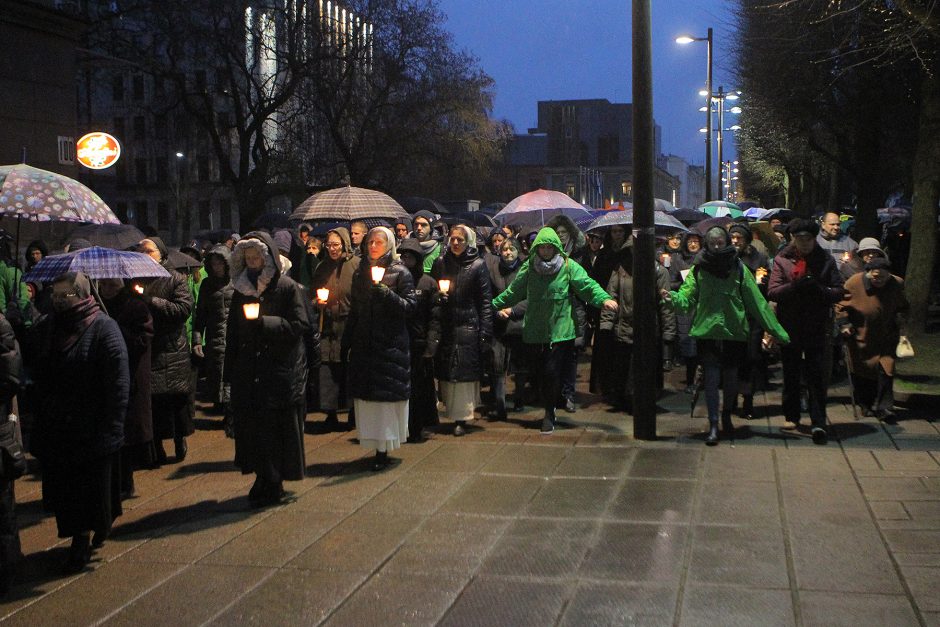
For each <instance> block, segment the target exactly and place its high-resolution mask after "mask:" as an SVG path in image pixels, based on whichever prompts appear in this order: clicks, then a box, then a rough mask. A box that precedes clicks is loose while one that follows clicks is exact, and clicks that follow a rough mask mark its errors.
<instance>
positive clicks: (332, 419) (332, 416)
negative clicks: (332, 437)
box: [323, 411, 339, 431]
mask: <svg viewBox="0 0 940 627" xmlns="http://www.w3.org/2000/svg"><path fill="white" fill-rule="evenodd" d="M323 426H324V427H326V430H327V431H337V430H339V420H338V419H337V418H336V412H335V411H328V412H326V420H324V421H323Z"/></svg>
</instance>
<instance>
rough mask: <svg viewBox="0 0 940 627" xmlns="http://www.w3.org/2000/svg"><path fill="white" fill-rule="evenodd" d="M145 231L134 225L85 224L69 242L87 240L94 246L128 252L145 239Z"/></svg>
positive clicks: (74, 232)
mask: <svg viewBox="0 0 940 627" xmlns="http://www.w3.org/2000/svg"><path fill="white" fill-rule="evenodd" d="M145 237H146V235H144V233H143V231H141V230H140V229H138V228H137V227H136V226H134V225H133V224H83V225H82V226H80V227H78V228H77V229H75V230H74V231H72V232H71V233H69V238H68V239H69V241H70V242H71V241H72V240H75V239H79V238H81V239H87V240H88V241H89V242H91V244H92V246H101V247H102V248H113V249H114V250H127V249H128V248H130V247H131V246H136V245H137V243H138V242H140V240H142V239H144V238H145Z"/></svg>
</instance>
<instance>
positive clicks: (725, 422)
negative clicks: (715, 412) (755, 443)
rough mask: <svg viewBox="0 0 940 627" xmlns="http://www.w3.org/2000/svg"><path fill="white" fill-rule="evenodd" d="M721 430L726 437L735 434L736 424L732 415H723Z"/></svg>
mask: <svg viewBox="0 0 940 627" xmlns="http://www.w3.org/2000/svg"><path fill="white" fill-rule="evenodd" d="M721 430H722V431H723V432H724V433H725V434H726V435H731V434H732V433H734V423H733V422H731V414H730V413H723V414H721Z"/></svg>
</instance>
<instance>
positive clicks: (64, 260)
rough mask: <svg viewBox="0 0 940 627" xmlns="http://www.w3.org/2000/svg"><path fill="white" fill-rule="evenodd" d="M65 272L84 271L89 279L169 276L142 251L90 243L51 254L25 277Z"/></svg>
mask: <svg viewBox="0 0 940 627" xmlns="http://www.w3.org/2000/svg"><path fill="white" fill-rule="evenodd" d="M66 272H84V273H85V274H87V275H88V278H90V279H137V278H146V277H165V276H170V273H169V272H167V271H166V269H165V268H164V267H163V266H161V265H160V264H158V263H157V262H156V261H154V260H153V259H152V258H150V257H149V256H147V255H145V254H143V253H134V252H130V251H126V250H112V249H111V248H101V247H100V246H92V247H91V248H83V249H81V250H76V251H75V252H72V253H63V254H61V255H50V256H48V257H46V258H44V259H43V260H42V261H40V262H39V263H37V264H36V265H35V266H34V267H33V269H32V270H30V271H29V272H27V273H26V276H25V277H24V278H23V280H24V281H28V282H30V283H48V282H50V281H54V280H55V279H56V278H57V277H58V276H60V275H62V274H64V273H66Z"/></svg>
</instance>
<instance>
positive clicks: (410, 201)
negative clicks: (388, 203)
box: [395, 196, 450, 216]
mask: <svg viewBox="0 0 940 627" xmlns="http://www.w3.org/2000/svg"><path fill="white" fill-rule="evenodd" d="M395 201H396V202H398V204H399V205H401V208H402V209H404V210H405V211H407V212H408V213H410V214H412V215H413V214H416V213H418V212H419V211H430V212H431V213H433V214H434V215H437V216H442V215H445V214H448V213H450V210H448V209H447V207H445V206H444V205H442V204H441V203H439V202H437V201H436V200H432V199H430V198H422V197H421V196H406V197H404V198H396V199H395Z"/></svg>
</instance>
